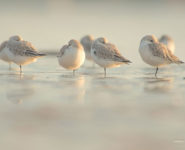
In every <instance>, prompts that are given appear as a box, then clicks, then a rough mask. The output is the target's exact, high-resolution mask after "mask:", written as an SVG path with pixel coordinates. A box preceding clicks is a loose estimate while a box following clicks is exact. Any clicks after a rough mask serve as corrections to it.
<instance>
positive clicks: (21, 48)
mask: <svg viewBox="0 0 185 150" xmlns="http://www.w3.org/2000/svg"><path fill="white" fill-rule="evenodd" d="M6 47H7V48H6V50H5V51H4V52H5V54H6V55H7V56H8V58H9V60H11V61H12V62H14V63H15V64H17V65H19V67H20V73H21V72H22V65H26V64H30V63H32V62H35V61H36V60H37V58H38V57H41V56H45V54H41V53H38V52H37V50H36V49H35V48H34V46H33V45H32V44H31V43H30V42H27V41H24V40H23V39H22V38H21V37H20V36H18V35H15V36H12V37H10V38H9V40H8V41H7V44H6Z"/></svg>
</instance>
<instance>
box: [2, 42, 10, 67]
mask: <svg viewBox="0 0 185 150" xmlns="http://www.w3.org/2000/svg"><path fill="white" fill-rule="evenodd" d="M6 50H7V41H4V42H2V43H1V45H0V59H2V60H3V61H5V62H7V63H9V69H10V68H11V63H12V61H11V60H10V59H9V57H8V56H7V55H6V53H5V51H6Z"/></svg>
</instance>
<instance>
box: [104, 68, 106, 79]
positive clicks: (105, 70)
mask: <svg viewBox="0 0 185 150" xmlns="http://www.w3.org/2000/svg"><path fill="white" fill-rule="evenodd" d="M104 77H106V68H104Z"/></svg>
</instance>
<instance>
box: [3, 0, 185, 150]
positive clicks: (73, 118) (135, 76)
mask: <svg viewBox="0 0 185 150" xmlns="http://www.w3.org/2000/svg"><path fill="white" fill-rule="evenodd" d="M0 2H1V5H0V8H1V9H0V17H1V20H2V22H1V34H0V40H1V41H4V40H6V39H7V38H8V37H9V36H11V35H14V34H20V35H22V36H23V38H24V39H26V40H29V41H31V42H32V43H33V44H34V45H35V47H37V48H38V49H39V50H40V51H46V50H48V49H53V51H50V52H52V53H55V52H57V51H59V49H60V47H61V46H62V45H63V44H65V43H66V42H67V41H68V40H69V39H71V38H76V39H79V38H80V37H81V36H83V35H84V34H87V33H90V34H93V35H94V36H95V37H98V36H106V37H107V38H108V39H110V41H111V42H113V43H115V44H116V45H117V46H118V48H119V49H120V51H121V53H122V54H123V55H124V56H125V57H126V58H128V59H130V60H131V61H132V62H133V63H132V64H131V65H125V66H122V67H120V68H114V69H108V70H107V77H106V78H104V74H103V69H102V68H100V67H98V66H97V65H95V67H93V64H92V63H91V62H86V63H85V64H84V66H82V67H81V68H80V69H79V70H78V71H77V72H76V74H75V76H73V75H72V72H70V71H67V70H64V69H62V68H61V67H60V66H59V65H58V62H57V59H56V57H55V56H46V57H43V58H41V59H39V60H38V62H36V63H33V64H30V65H27V66H24V67H23V74H22V75H20V74H19V68H18V66H16V65H14V64H13V65H12V69H11V70H8V65H7V64H6V63H4V62H1V64H0V83H1V86H0V120H1V123H0V133H1V134H0V149H3V150H11V149H14V150H25V149H26V150H33V149H38V150H51V149H52V150H61V149H64V150H73V149H77V150H78V149H79V150H113V149H115V150H123V149H125V150H184V149H185V134H184V131H185V99H184V97H185V92H184V91H185V65H170V66H166V67H164V68H161V69H159V72H158V78H155V77H154V72H155V68H152V67H150V66H148V65H146V64H144V63H143V62H142V60H141V58H140V56H139V53H138V47H139V42H140V39H141V37H142V36H143V35H145V34H155V35H157V36H160V35H161V34H164V33H167V34H170V35H171V36H172V37H173V38H174V39H175V42H176V52H175V53H176V55H177V56H179V57H180V58H181V59H182V60H184V61H185V59H184V58H185V51H184V49H185V45H184V40H185V39H184V35H185V32H184V26H185V20H184V18H185V9H184V6H185V5H184V3H180V1H178V3H175V1H174V2H173V1H165V0H163V1H162V2H160V3H159V2H158V1H156V3H155V2H149V3H146V1H140V2H141V3H138V2H136V1H135V2H122V1H116V2H113V1H109V3H106V2H105V1H103V2H101V3H99V2H98V1H95V2H86V1H83V0H81V1H71V0H70V1H65V2H64V1H57V0H55V1H42V0H40V1H30V2H29V1H27V2H26V1H19V0H16V1H15V2H13V1H7V2H4V1H0ZM14 5H16V7H14ZM23 8H24V9H23ZM12 14H15V15H12ZM87 18H88V19H87ZM97 22H98V23H97Z"/></svg>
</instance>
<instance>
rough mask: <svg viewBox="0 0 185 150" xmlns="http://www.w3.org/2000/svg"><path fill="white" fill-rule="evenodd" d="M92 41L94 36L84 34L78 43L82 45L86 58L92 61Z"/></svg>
mask: <svg viewBox="0 0 185 150" xmlns="http://www.w3.org/2000/svg"><path fill="white" fill-rule="evenodd" d="M93 41H94V37H93V36H92V35H86V36H84V37H82V38H81V40H80V43H81V44H82V45H83V48H84V51H85V56H86V59H87V60H89V61H92V60H93V59H92V57H91V46H92V43H93Z"/></svg>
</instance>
